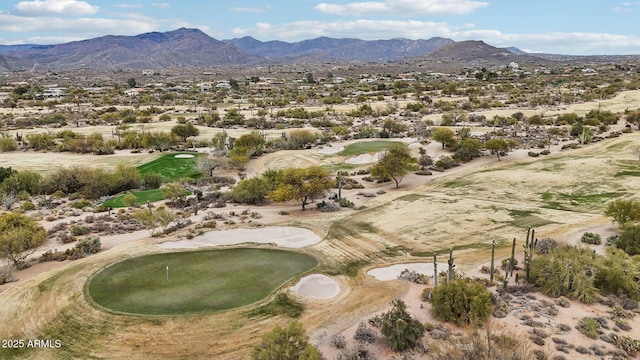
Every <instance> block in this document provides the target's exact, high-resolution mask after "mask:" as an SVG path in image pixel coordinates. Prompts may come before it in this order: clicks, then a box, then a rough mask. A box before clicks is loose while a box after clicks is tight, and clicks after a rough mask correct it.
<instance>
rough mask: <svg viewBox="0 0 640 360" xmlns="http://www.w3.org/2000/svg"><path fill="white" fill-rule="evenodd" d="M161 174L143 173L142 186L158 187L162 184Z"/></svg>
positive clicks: (146, 187) (148, 187)
mask: <svg viewBox="0 0 640 360" xmlns="http://www.w3.org/2000/svg"><path fill="white" fill-rule="evenodd" d="M162 182H163V179H162V175H160V174H156V173H148V174H145V175H144V177H143V178H142V186H143V187H144V188H145V189H159V188H160V186H162Z"/></svg>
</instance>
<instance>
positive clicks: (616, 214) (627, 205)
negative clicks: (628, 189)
mask: <svg viewBox="0 0 640 360" xmlns="http://www.w3.org/2000/svg"><path fill="white" fill-rule="evenodd" d="M604 215H605V216H609V217H612V218H613V220H614V221H615V222H616V223H618V226H619V227H620V228H622V227H624V226H625V225H626V224H627V223H629V222H636V221H640V201H639V200H635V199H616V200H613V201H612V202H610V203H609V204H608V205H607V208H606V209H605V210H604Z"/></svg>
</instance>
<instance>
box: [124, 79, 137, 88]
mask: <svg viewBox="0 0 640 360" xmlns="http://www.w3.org/2000/svg"><path fill="white" fill-rule="evenodd" d="M127 86H128V87H129V89H131V88H134V87H137V86H138V83H137V82H136V79H134V78H129V79H127Z"/></svg>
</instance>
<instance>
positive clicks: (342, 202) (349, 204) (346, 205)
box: [338, 198, 354, 208]
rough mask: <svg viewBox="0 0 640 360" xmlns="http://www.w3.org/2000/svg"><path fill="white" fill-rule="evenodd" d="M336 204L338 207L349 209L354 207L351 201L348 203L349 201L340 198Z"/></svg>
mask: <svg viewBox="0 0 640 360" xmlns="http://www.w3.org/2000/svg"><path fill="white" fill-rule="evenodd" d="M338 203H339V204H340V207H349V208H352V207H354V204H353V202H351V201H349V200H347V199H345V198H340V199H339V200H338Z"/></svg>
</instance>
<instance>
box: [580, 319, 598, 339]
mask: <svg viewBox="0 0 640 360" xmlns="http://www.w3.org/2000/svg"><path fill="white" fill-rule="evenodd" d="M601 327H602V325H600V323H599V322H598V321H597V320H596V319H594V318H592V317H583V318H582V319H580V322H579V323H578V325H577V326H576V329H578V331H580V332H581V333H582V334H583V335H584V336H586V337H588V338H590V339H597V338H598V329H600V328H601Z"/></svg>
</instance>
